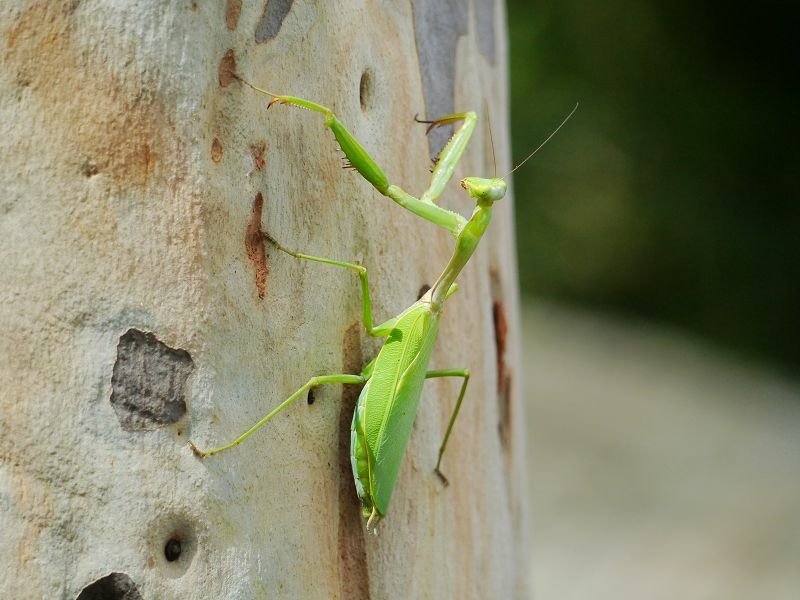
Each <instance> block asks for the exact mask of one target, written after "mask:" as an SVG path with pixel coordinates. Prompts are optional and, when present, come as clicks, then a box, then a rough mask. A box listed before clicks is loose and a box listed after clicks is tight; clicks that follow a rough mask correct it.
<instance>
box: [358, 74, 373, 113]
mask: <svg viewBox="0 0 800 600" xmlns="http://www.w3.org/2000/svg"><path fill="white" fill-rule="evenodd" d="M358 98H359V100H360V101H361V110H363V111H366V110H367V109H368V108H369V107H370V104H371V101H372V71H371V70H370V69H364V72H363V73H362V74H361V81H360V83H359V84H358Z"/></svg>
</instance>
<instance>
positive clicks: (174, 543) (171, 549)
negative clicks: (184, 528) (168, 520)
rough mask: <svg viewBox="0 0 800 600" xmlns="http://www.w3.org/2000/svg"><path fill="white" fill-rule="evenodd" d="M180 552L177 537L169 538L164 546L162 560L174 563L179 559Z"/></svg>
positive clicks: (181, 548)
mask: <svg viewBox="0 0 800 600" xmlns="http://www.w3.org/2000/svg"><path fill="white" fill-rule="evenodd" d="M182 550H183V544H182V543H181V539H180V538H179V537H171V538H169V539H168V540H167V543H166V544H164V558H166V559H167V562H175V561H176V560H178V559H179V558H180V557H181V551H182Z"/></svg>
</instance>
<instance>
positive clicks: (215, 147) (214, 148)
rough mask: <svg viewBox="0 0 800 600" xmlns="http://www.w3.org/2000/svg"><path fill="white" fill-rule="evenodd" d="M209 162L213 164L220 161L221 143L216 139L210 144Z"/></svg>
mask: <svg viewBox="0 0 800 600" xmlns="http://www.w3.org/2000/svg"><path fill="white" fill-rule="evenodd" d="M211 160H212V161H214V162H215V163H218V162H219V161H221V160H222V142H220V141H219V138H216V137H215V138H214V140H213V141H212V142H211Z"/></svg>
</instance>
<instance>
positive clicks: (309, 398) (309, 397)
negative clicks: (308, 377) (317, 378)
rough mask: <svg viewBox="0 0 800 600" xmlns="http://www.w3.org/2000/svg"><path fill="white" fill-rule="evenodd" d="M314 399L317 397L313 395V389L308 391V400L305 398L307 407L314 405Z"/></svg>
mask: <svg viewBox="0 0 800 600" xmlns="http://www.w3.org/2000/svg"><path fill="white" fill-rule="evenodd" d="M316 399H317V395H316V394H315V393H314V390H313V389H310V390H308V398H307V402H308V405H309V406H311V405H312V404H314V401H315V400H316Z"/></svg>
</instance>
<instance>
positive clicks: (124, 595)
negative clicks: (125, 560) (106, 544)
mask: <svg viewBox="0 0 800 600" xmlns="http://www.w3.org/2000/svg"><path fill="white" fill-rule="evenodd" d="M75 600H142V595H141V594H140V593H139V590H138V589H136V584H134V583H133V580H132V579H131V578H130V577H128V576H127V575H126V574H125V573H110V574H108V575H106V576H105V577H101V578H100V579H98V580H97V581H94V582H92V583H90V584H89V585H87V586H86V587H85V588H83V590H81V593H80V594H78V597H77V598H76V599H75Z"/></svg>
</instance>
